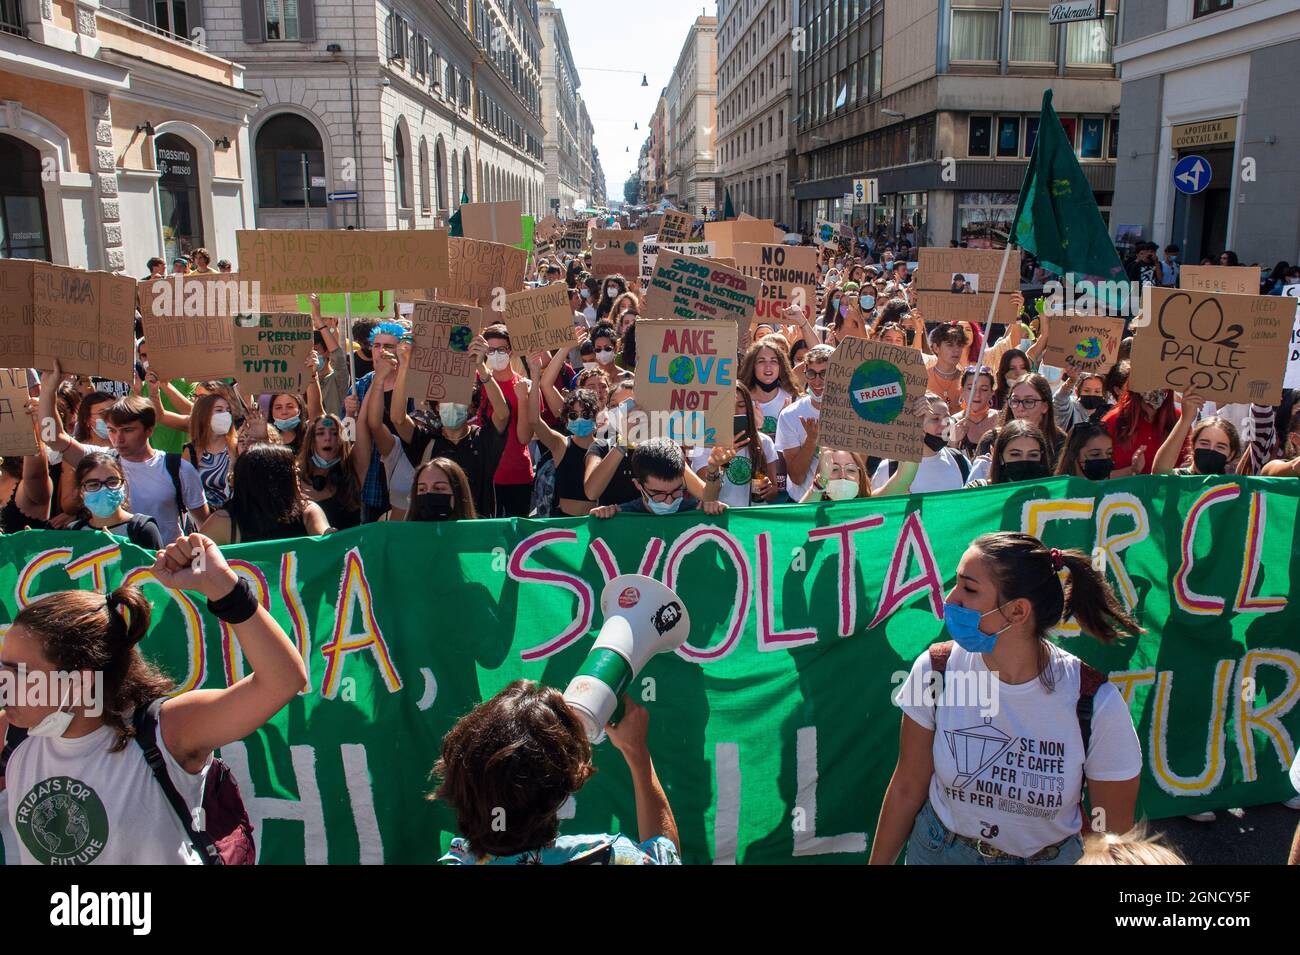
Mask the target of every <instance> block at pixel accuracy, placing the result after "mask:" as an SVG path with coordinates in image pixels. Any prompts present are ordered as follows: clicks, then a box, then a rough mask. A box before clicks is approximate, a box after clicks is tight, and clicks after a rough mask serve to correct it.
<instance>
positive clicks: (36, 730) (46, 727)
mask: <svg viewBox="0 0 1300 955" xmlns="http://www.w3.org/2000/svg"><path fill="white" fill-rule="evenodd" d="M71 693H72V690H71V688H69V689H68V690H67V692H65V693H64V694H63V699H62V700H61V701H60V702H59V708H58V709H57V710H55V711H54V712H53V713H51V714H50V715H49V716H47V717H45V719H43V720H41V721H40V722H39V723H37V724H36V725H35V726H33V727H31V728H30V729H29V730H28V731H27V735H28V736H41V737H45V738H46V739H58V738H59V737H60V736H62V735H63V734H64V733H66V732H67V731H68V727H69V726H71V725H72V715H73V714H72V711H71V710H65V709H63V707H65V706H67V705H68V696H69V695H70V694H71Z"/></svg>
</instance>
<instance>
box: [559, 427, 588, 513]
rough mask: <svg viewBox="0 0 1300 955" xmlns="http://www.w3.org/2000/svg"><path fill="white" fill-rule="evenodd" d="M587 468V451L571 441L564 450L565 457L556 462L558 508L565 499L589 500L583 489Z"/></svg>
mask: <svg viewBox="0 0 1300 955" xmlns="http://www.w3.org/2000/svg"><path fill="white" fill-rule="evenodd" d="M586 466H587V451H586V449H585V448H580V447H578V445H577V444H575V443H574V442H573V440H572V439H570V440H569V442H568V444H567V446H566V447H565V449H564V457H562V458H560V460H559V461H557V462H555V501H556V505H557V506H558V505H559V502H560V501H561V500H562V499H565V498H567V499H568V500H571V501H586V500H588V497H587V492H586V491H585V490H584V489H583V479H584V478H585V476H586V473H585V472H586Z"/></svg>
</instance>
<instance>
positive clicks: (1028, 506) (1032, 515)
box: [1020, 497, 1095, 637]
mask: <svg viewBox="0 0 1300 955" xmlns="http://www.w3.org/2000/svg"><path fill="white" fill-rule="evenodd" d="M1094 506H1095V502H1094V501H1093V499H1092V498H1090V497H1071V498H1066V499H1064V500H1061V501H1044V500H1038V501H1026V502H1025V508H1024V512H1023V514H1022V515H1021V518H1020V524H1021V526H1022V527H1024V528H1025V533H1026V534H1028V535H1030V536H1031V537H1037V538H1038V539H1039V540H1042V539H1043V525H1044V524H1046V523H1047V522H1048V521H1086V520H1088V519H1089V518H1091V517H1092V510H1093V507H1094ZM1067 573H1068V572H1067V571H1065V570H1064V569H1062V570H1060V571H1058V572H1057V576H1058V577H1060V578H1061V583H1062V584H1064V583H1065V579H1066V576H1067ZM1051 632H1052V633H1053V634H1055V635H1057V636H1062V637H1077V636H1078V635H1079V634H1080V633H1082V632H1083V631H1082V630H1081V629H1080V627H1079V624H1078V622H1077V621H1075V619H1074V618H1073V617H1069V618H1067V619H1065V620H1062V621H1061V622H1060V623H1059V624H1057V625H1056V626H1055V627H1053V628H1052V631H1051Z"/></svg>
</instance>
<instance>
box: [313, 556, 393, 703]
mask: <svg viewBox="0 0 1300 955" xmlns="http://www.w3.org/2000/svg"><path fill="white" fill-rule="evenodd" d="M354 606H357V607H359V608H360V610H361V620H362V628H363V629H362V630H361V632H360V633H353V632H352V631H353V626H352V625H353V608H354ZM334 607H335V611H334V633H333V635H332V637H331V638H330V642H329V643H327V644H325V645H324V646H323V647H321V648H320V652H321V656H323V657H324V658H325V659H326V660H327V661H328V662H327V663H326V664H325V675H324V677H323V678H322V679H321V688H320V694H321V696H323V697H325V698H326V699H333V698H334V697H335V696H337V695H338V691H339V685H340V683H341V682H342V674H343V661H344V660H346V659H347V657H348V654H350V653H358V652H360V651H362V650H369V651H370V653H371V655H372V656H373V657H374V659H375V663H376V664H377V665H378V668H379V675H380V677H381V678H382V679H383V681H384V685H385V686H387V687H388V692H389V693H396V692H398V691H399V690H400V689H401V688H402V677H401V675H400V674H399V673H398V672H397V668H396V667H395V666H393V657H392V654H390V653H389V652H388V643H387V641H385V640H384V634H383V632H382V631H381V630H380V629H379V620H378V619H377V618H376V617H375V602H374V597H373V596H372V594H371V590H370V581H369V580H368V579H367V578H366V565H365V562H364V561H363V560H362V559H361V551H360V550H359V549H358V548H356V547H354V548H352V549H351V550H350V551H348V552H347V554H346V555H344V557H343V577H342V579H341V580H340V581H339V595H338V599H337V600H336V601H335V603H334Z"/></svg>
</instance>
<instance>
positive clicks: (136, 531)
mask: <svg viewBox="0 0 1300 955" xmlns="http://www.w3.org/2000/svg"><path fill="white" fill-rule="evenodd" d="M150 524H152V525H154V527H155V529H156V528H157V526H158V521H157V520H155V519H154V518H153V516H152V515H149V514H132V515H131V519H130V520H129V521H127V522H126V535H125V536H126V539H127V540H129V541H130V542H131V543H132V544H135V545H136V546H137V547H144V546H145V544H144V541H142V540H141V534H142V532H143V531H144V529H145V528H146V527H148V526H149V525H150ZM89 526H90V522H89V521H87V520H76V521H73V522H72V523H71V524H69V525H68V530H70V531H80V530H85V529H86V528H87V527H89ZM164 546H166V542H165V541H164Z"/></svg>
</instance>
